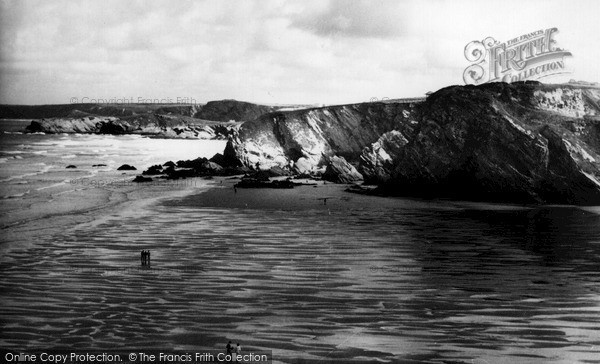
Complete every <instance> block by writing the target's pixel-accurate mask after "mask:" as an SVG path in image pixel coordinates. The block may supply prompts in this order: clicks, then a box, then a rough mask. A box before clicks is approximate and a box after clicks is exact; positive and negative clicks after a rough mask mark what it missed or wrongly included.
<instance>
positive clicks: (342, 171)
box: [322, 156, 363, 183]
mask: <svg viewBox="0 0 600 364" xmlns="http://www.w3.org/2000/svg"><path fill="white" fill-rule="evenodd" d="M322 178H323V179H324V180H326V181H330V182H334V183H353V182H357V181H362V179H363V177H362V175H361V174H360V173H358V171H357V170H356V168H354V166H353V165H351V164H350V163H348V162H346V159H344V158H343V157H338V156H333V157H330V158H328V159H327V168H326V169H325V173H323V176H322Z"/></svg>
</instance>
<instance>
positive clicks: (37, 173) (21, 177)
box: [0, 163, 52, 182]
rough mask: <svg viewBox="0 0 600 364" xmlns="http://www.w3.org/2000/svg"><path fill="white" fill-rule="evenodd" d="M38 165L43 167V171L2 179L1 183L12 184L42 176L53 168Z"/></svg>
mask: <svg viewBox="0 0 600 364" xmlns="http://www.w3.org/2000/svg"><path fill="white" fill-rule="evenodd" d="M38 164H40V165H43V166H44V167H43V168H42V169H41V170H39V171H37V172H31V173H25V174H19V175H16V176H11V177H8V178H4V179H1V180H0V182H10V181H13V180H15V179H23V178H25V177H32V176H38V175H40V174H44V173H46V172H48V171H49V170H50V169H51V168H52V167H50V166H48V165H46V164H45V163H38Z"/></svg>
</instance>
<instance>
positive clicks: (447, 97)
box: [226, 82, 600, 204]
mask: <svg viewBox="0 0 600 364" xmlns="http://www.w3.org/2000/svg"><path fill="white" fill-rule="evenodd" d="M599 105H600V90H599V89H597V88H593V87H585V86H581V85H542V84H539V83H530V82H528V83H516V84H504V83H497V84H486V85H481V86H452V87H448V88H445V89H442V90H440V91H438V92H436V93H434V94H432V95H431V96H429V97H428V98H427V100H426V101H424V102H421V103H400V102H397V103H363V104H356V105H343V106H334V107H326V108H318V109H310V110H302V111H292V112H277V113H271V114H267V115H263V116H262V117H261V118H259V119H257V120H255V121H252V122H248V123H245V124H243V125H242V126H241V128H240V130H239V134H238V135H237V136H236V137H235V138H233V139H232V140H231V142H230V143H229V145H228V148H227V150H226V157H228V158H229V159H235V160H237V161H238V163H241V164H243V165H245V166H248V167H254V168H256V167H259V168H261V169H265V168H270V167H272V166H282V167H286V168H291V169H295V170H296V171H298V172H301V170H304V171H323V170H324V168H325V165H326V164H327V163H328V162H327V161H328V160H331V157H332V156H339V157H344V158H345V159H346V160H347V161H348V162H350V163H351V164H353V165H355V166H357V167H358V171H359V172H360V173H361V174H362V175H363V177H364V178H365V181H366V183H369V184H375V185H378V186H379V188H378V189H377V191H378V193H382V194H388V195H405V196H422V197H450V198H458V199H475V200H492V201H512V202H523V203H531V202H533V203H563V204H599V203H600V182H599V180H600V163H599V161H600V116H599V115H600V107H599Z"/></svg>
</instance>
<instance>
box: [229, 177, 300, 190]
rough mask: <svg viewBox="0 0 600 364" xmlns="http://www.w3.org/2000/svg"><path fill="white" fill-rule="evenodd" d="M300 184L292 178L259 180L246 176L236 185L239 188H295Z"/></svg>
mask: <svg viewBox="0 0 600 364" xmlns="http://www.w3.org/2000/svg"><path fill="white" fill-rule="evenodd" d="M297 185H299V184H297V183H294V182H292V181H290V180H283V181H270V182H269V181H259V180H256V179H253V178H245V179H242V180H241V181H240V182H238V183H236V184H235V187H237V188H282V189H283V188H285V189H288V188H294V186H297Z"/></svg>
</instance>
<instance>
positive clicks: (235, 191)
mask: <svg viewBox="0 0 600 364" xmlns="http://www.w3.org/2000/svg"><path fill="white" fill-rule="evenodd" d="M233 194H234V195H235V194H237V187H235V186H233Z"/></svg>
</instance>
